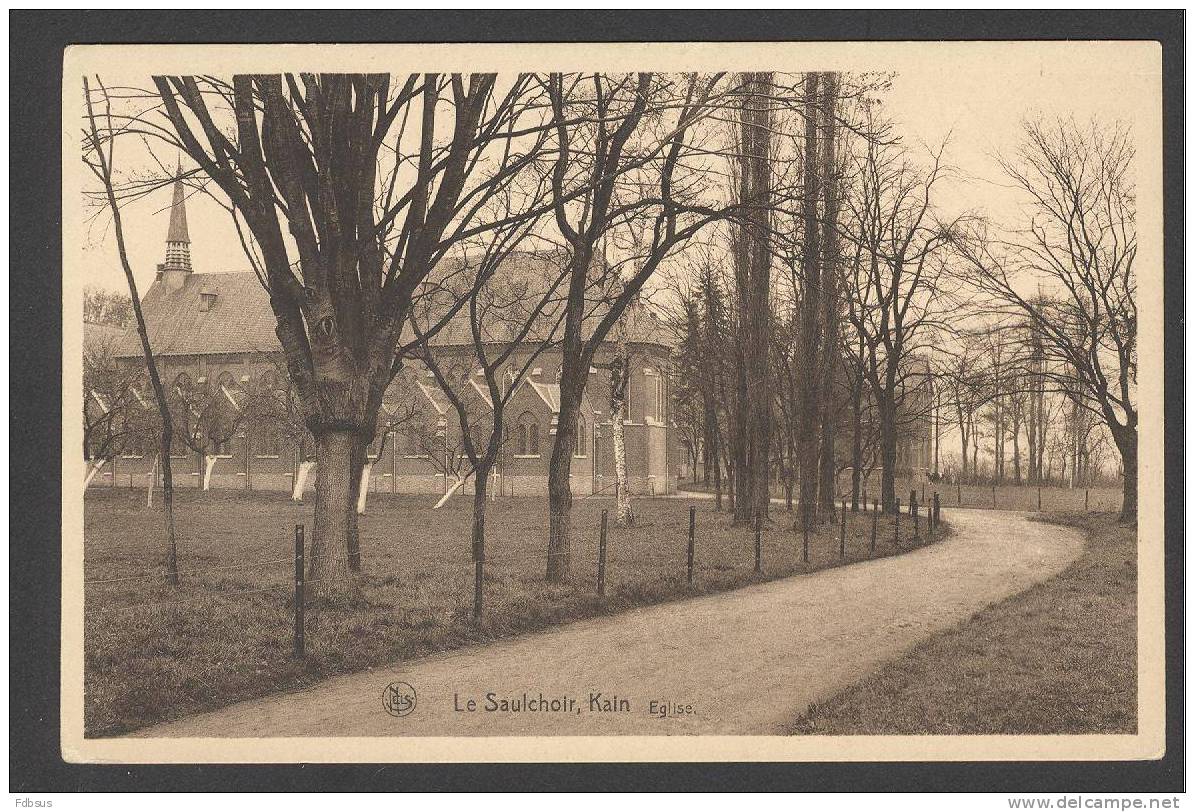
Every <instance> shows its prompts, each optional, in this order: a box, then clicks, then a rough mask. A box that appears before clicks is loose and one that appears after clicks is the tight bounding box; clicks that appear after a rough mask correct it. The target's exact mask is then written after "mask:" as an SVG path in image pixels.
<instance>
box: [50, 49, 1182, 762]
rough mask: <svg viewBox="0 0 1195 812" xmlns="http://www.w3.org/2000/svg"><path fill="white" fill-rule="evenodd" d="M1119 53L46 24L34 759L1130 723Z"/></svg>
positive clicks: (1158, 169) (987, 755) (883, 742)
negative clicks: (58, 357) (200, 40)
mask: <svg viewBox="0 0 1195 812" xmlns="http://www.w3.org/2000/svg"><path fill="white" fill-rule="evenodd" d="M1161 77H1162V68H1161V48H1160V46H1159V45H1158V44H1157V43H1153V42H1133V41H1120V42H1094V41H1087V42H1084V41H1049V42H1047V41H1042V42H1025V41H1022V42H997V41H987V42H979V41H976V42H917V43H914V42H899V43H898V42H885V43H880V42H840V43H812V42H810V43H800V42H785V43H781V42H776V43H752V44H745V43H740V44H736V43H717V44H715V43H690V44H685V43H635V44H585V45H578V44H569V43H561V44H544V43H536V44H531V45H519V44H510V45H492V44H476V45H467V44H453V45H339V46H338V45H277V46H270V45H211V46H206V45H202V46H201V45H186V46H183V45H79V46H72V47H70V48H68V49H67V51H66V53H65V61H64V74H63V86H62V106H63V133H62V166H63V190H62V198H63V248H64V257H63V258H64V267H63V296H64V317H63V318H64V322H63V335H64V342H63V364H64V378H63V403H62V432H63V449H64V451H63V460H62V484H63V489H62V493H63V506H62V507H63V510H62V521H63V550H62V552H63V574H62V586H63V605H62V610H63V626H62V709H61V710H62V753H63V756H64V758H65V759H67V760H68V761H72V762H99V763H123V762H136V763H142V764H144V763H187V762H211V763H231V762H254V763H269V762H276V763H287V762H299V761H302V762H584V761H589V762H594V761H617V762H628V761H855V760H867V761H877V760H878V761H900V760H1092V759H1094V760H1129V759H1156V758H1160V757H1161V756H1162V755H1163V752H1164V748H1165V745H1164V741H1165V739H1164V736H1165V730H1164V714H1163V711H1164V701H1165V681H1164V667H1165V656H1164V624H1163V597H1164V593H1163V523H1162V516H1163V510H1162V507H1163V505H1162V498H1163V496H1162V494H1163V489H1162V485H1163V482H1162V476H1163V471H1162V458H1163V454H1162V449H1163V422H1162V417H1163V391H1162V377H1163V376H1162V369H1163V363H1164V362H1163V359H1164V358H1165V355H1166V348H1165V347H1163V333H1162V268H1163V263H1162V248H1163V243H1162V151H1161V144H1162V124H1161V116H1162V78H1161Z"/></svg>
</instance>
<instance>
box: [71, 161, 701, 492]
mask: <svg viewBox="0 0 1195 812" xmlns="http://www.w3.org/2000/svg"><path fill="white" fill-rule="evenodd" d="M190 246H191V239H190V234H189V230H188V226H187V212H186V201H185V193H184V187H183V185H182V183H181V181H180V182H176V183H175V186H174V197H173V203H172V206H171V210H170V223H169V228H168V230H167V234H166V247H165V249H166V250H165V261H164V262H162V263H161V264H159V265H158V272H157V277H156V278H155V280H154V282H153V284H152V285H151V286H150V288H149V289H148V290H147V291H146V292H145V294H144V296H143V298H142V302H141V307H142V311H143V312H144V315H145V320H146V326H147V328H148V333H149V338H150V345H151V347H152V348H153V351H154V355H155V358H156V360H157V363H158V369H159V374H160V376H161V379H162V383H163V385H164V386H165V387H166V388H167V390H168V393H169V394H168V397H169V398H170V400H171V402H172V404H174V406H173V408H172V415H173V416H174V417H173V419H174V422H175V423H176V434H178V435H179V436H178V437H177V438H176V439H175V440H174V444H173V445H174V450H173V453H172V456H173V457H175V459H174V460H173V465H172V470H173V473H174V481H175V485H176V487H183V488H186V487H195V488H224V489H227V488H236V489H245V490H273V491H286V492H293V493H294V494H295V495H297V496H300V497H301V496H302V493H303V492H306V491H310V489H311V488H313V487H314V472H313V471H311V468H312V466H313V462H311V460H312V459H313V455H314V450H313V448H312V447H311V439H310V437H309V436H308V435H307V433H306V430H305V429H303V428H302V426H301V424H299V423H298V421H297V419H295V418H293V417H289V416H288V415H287V413H286V412H287V409H286V402H287V400H288V395H287V391H288V390H287V382H286V371H285V365H284V363H283V361H282V354H281V348H280V346H279V343H278V339H277V337H276V336H275V333H274V326H275V319H274V314H273V312H272V310H271V309H270V305H269V297H268V294H267V292H266V290H265V289H264V287H263V286H262V284H261V282H260V281H259V279H258V277H257V275H256V274H255V273H254V272H251V271H250V272H238V273H197V272H196V271H195V270H194V269H193V268H192V263H191V251H190ZM554 261H556V258H554V257H553V256H552V255H551V254H546V253H534V252H527V253H521V254H512V255H511V256H510V257H509V259H508V260H507V263H508V264H509V265H510V266H511V267H507V265H504V266H503V267H501V268H499V270H498V272H497V273H498V274H510V273H516V274H517V273H521V274H536V273H540V274H543V273H544V263H549V262H554ZM640 313H641V317H639V318H636V319H635V322H636V326H635V327H633V328H632V329H631V331H630V333H629V336H628V341H627V346H628V351H629V356H630V367H631V371H630V376H629V378H628V386H627V397H628V419H627V420H626V421H625V423H624V430H625V437H626V450H627V467H628V471H629V483H630V488H631V490H632V492H634V493H637V494H645V495H650V494H663V493H670V492H673V491H675V489H676V483H677V474H678V472H679V470H680V466H681V464H682V463H683V457H684V455H683V453H682V451H681V450H680V448H679V446H678V443H677V438H676V435H677V432H676V429H675V427H674V424H673V422H672V415H671V407H670V403H671V383H670V378H671V358H672V352H673V347H672V342H671V340H670V338H669V337H668V336H667V334H666V331H665V330H663V329H662V327H661V325H660V324H659V323H658V321H657V320H656V319H655V317H654V316H653V315H652V314H651V313H650V312H648V311H646V309H641V311H640ZM432 345H433V347H434V351H435V353H436V355H437V357H444V358H448V359H452V358H456V359H458V360H459V361H460V362H461V363H465V364H467V363H470V362H471V361H470V359H472V357H473V347H472V344H471V343H470V342H469V340H468V334H467V331H462V330H460V329H454V325H453V324H452V323H451V322H450V323H449V325H448V327H446V328H445V329H444V330H443V331H442V332H441V333H440V334H439V335H438V336H437V337H436V338H434V339H433V340H432ZM530 351H531V350H530V348H529V349H528V352H530ZM613 354H614V345H613V342H612V341H608V342H607V344H606V345H604V346H603V347H601V348H600V349H599V352H598V353H597V357H596V358H595V361H594V367H593V368H591V370H590V379H589V383H588V384H587V386H586V394H585V402H584V404H583V408H582V414H581V418H580V420H579V425H578V440H577V443H576V447H575V449H574V451H573V456H574V459H573V464H572V482H573V492H574V494H577V495H586V494H590V493H596V492H600V491H610V492H612V491H613V488H614V461H613V449H612V439H611V436H612V435H611V425H610V415H609V412H610V372H609V370H608V369H607V368H605V367H604V366H603V365H604V364H606V363H608V362H609V361H610V360H611V358H612V356H613ZM113 355H114V357H115V361H116V364H117V365H118V366H120V367H121V368H123V369H125V370H140V371H141V372H142V376H144V359H143V357H142V352H141V345H140V339H139V337H138V335H137V333H136V331H135V330H131V331H129V332H128V333H127V334H126V335H125V336H123V338H121V339H120V340H118V341H117V342H115V349H114V351H113ZM528 357H529V356H528V355H527V354H526V353H523V354H522V355H521V356H520V353H518V352H516V353H515V355H514V359H512V360H514V361H515V363H517V364H519V367H518V368H521V366H522V364H521V363H520V362H519V359H520V358H522V359H527V358H528ZM559 371H560V353H559V350H557V349H554V348H552V347H549V348H548V349H546V350H544V351H543V352H542V353H541V354H540V355H539V356H537V357H536V358H535V359H534V361H533V362H532V363H531V364H530V365H528V368H527V372H526V374H525V375H524V376H522V377H515V378H513V379H512V380H511V381H510V384H511V385H513V386H516V387H517V391H516V392H515V393H514V394H513V395H512V396H511V400H510V403H509V405H508V406H507V408H506V411H505V423H506V433H507V435H508V440H507V442H506V443H505V445H504V448H503V453H502V458H501V461H500V463H499V466H498V470H497V471H496V476H494V477H493V478H492V479H491V484H490V487H491V489H492V490H494V491H495V492H496V493H498V494H502V495H512V494H513V495H528V494H537V493H546V492H547V471H548V460H549V457H550V455H551V450H552V444H553V442H554V437H555V433H556V424H557V418H558V411H559V399H560V387H559V383H558V380H559ZM512 374H513V373H512ZM134 386H135V387H137V389H138V391H135V392H134V393H133V394H134V396H135V397H134V398H133V399H132V402H133V403H134V404H137V403H140V405H141V409H142V411H144V412H145V414H146V422H147V424H148V423H149V422H151V418H150V417H149V416H150V415H151V414H152V413H155V410H156V407H155V406H154V404H153V395H152V392H151V391H150V390H149V385H148V383H147V382H145V381H144V380H142V381H141V382H140V383H137V384H134ZM474 386H475V388H477V390H478V393H479V399H480V400H481V401H483V402H485V403H488V401H486V400H485V397H484V393H483V392H482V390H483V389H484V383H483V382H482V381H480V380H479V381H478V382H476V383H475V384H474ZM263 393H264V394H263ZM263 396H264V397H265V398H266V399H267V400H269V399H270V397H271V396H273V401H274V402H273V408H272V409H269V410H266V411H268V412H269V413H270V414H272V415H274V416H273V417H271V418H265V417H262V414H263V411H262V410H261V409H257V408H253V406H252V405H251V404H255V403H259V402H260V400H261V398H263ZM87 397H88V403H87V406H86V408H88V409H104V408H107V406H106V405H105V400H106V399H105V398H103V397H101V396H99V395H98V394H97V393H95V392H89V393H88V394H87ZM134 411H136V409H134ZM383 411H384V414H383V415H381V417H380V418H379V437H378V439H377V440H376V441H375V443H374V445H373V447H372V448H371V449H370V452H371V453H370V465H369V466H368V472H369V473H368V486H367V487H368V490H369V491H371V492H390V493H443V492H445V491H446V490H447V489H449V488H451V487H452V486H453V484H454V483H455V482H456V477H457V474H458V472H463V471H462V469H466V470H467V468H466V466H463V465H462V462H463V461H462V460H461V458H460V454H459V448H460V443H459V439H460V428H459V422H458V420H457V415H456V412H455V410H453V409H452V407H451V406H450V405H449V403H448V399H447V397H446V396H445V394H444V392H443V391H441V390H440V389H439V387H438V386H437V385H436V381H435V379H434V377H433V376H432V373H431V372H430V371H429V370H427V369H426V368H424V367H423V366H422V365H421V364H420V363H418V362H406V363H405V364H404V368H403V370H402V371H401V372H400V373H399V375H398V376H397V377H396V379H395V381H394V383H393V384H392V385H391V388H390V390H388V392H387V396H386V399H385V406H384V409H383ZM130 419H135V417H134V418H130ZM156 447H157V443H156V439H155V437H154V434H153V432H152V431H148V430H147V431H145V432H141V433H137V432H128V438H127V439H126V440H125V441H124V442H123V447H122V449H121V450H120V452H119V453H117V454H116V456H115V457H114V458H113V459H112V460H111V461H110V462H109V463H108V464H107V466H106V469H104V470H102V471H101V473H100V475H99V476H97V477H96V478H95V481H94V482H93V484H92V487H97V486H100V484H101V483H104V484H110V485H122V486H128V485H130V484H131V485H134V486H137V485H140V486H144V485H146V484H147V483H148V481H149V478H150V477H152V476H154V475H155V471H156V464H155V459H156V456H157V455H156V450H155V449H156ZM296 484H298V487H297V488H296ZM471 489H472V486H471V481H470V483H469V484H466V485H465V486H463V488H462V489H461V490H462V491H463V492H470V491H471Z"/></svg>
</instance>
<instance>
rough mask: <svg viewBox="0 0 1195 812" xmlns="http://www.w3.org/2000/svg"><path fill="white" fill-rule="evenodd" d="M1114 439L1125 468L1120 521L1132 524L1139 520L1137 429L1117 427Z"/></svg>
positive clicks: (1122, 465)
mask: <svg viewBox="0 0 1195 812" xmlns="http://www.w3.org/2000/svg"><path fill="white" fill-rule="evenodd" d="M1112 439H1113V440H1114V441H1115V442H1116V449H1117V450H1118V451H1119V452H1120V464H1121V467H1122V468H1123V469H1124V490H1123V493H1122V499H1121V504H1120V521H1121V522H1123V523H1125V524H1130V523H1134V522H1136V521H1137V430H1136V429H1135V428H1123V429H1115V430H1113V432H1112Z"/></svg>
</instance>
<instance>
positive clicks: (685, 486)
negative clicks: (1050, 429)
mask: <svg viewBox="0 0 1195 812" xmlns="http://www.w3.org/2000/svg"><path fill="white" fill-rule="evenodd" d="M840 484H841V486H842V487H846V488H847V489H848V490H849V486H850V482H849V481H848V480H846V478H845V477H844V478H843V480H842V482H841V483H840ZM679 487H680V489H681V490H685V491H692V492H695V493H713V488H712V487H711V486H709V485H706V484H704V483H701V482H681V483H680V485H679ZM912 490H913V483H912V482H911V481H909V480H907V479H904V478H898V479H897V480H896V495H897V497H899V498H900V500H901V503H902V504H908V500H909V492H910V491H912ZM917 490H918V494H917V498H918V500H919V501H920V502H921V503H922V504H928V503H929V501H930V499H932V498H933V494H934V492H935V491H937V493H938V497H939V499H940V500H941V502H942V508H943V509H944V510H945V509H946V508H951V507H967V508H995V509H997V510H1031V511H1036V510H1041V511H1043V512H1059V511H1064V512H1068V513H1071V512H1075V513H1077V512H1084V511H1090V512H1092V513H1097V512H1107V511H1118V510H1120V503H1121V499H1122V497H1123V492H1122V490H1121V488H1120V487H1110V486H1099V487H1091V488H1067V487H1064V486H1061V485H1043V486H1042V487H1041V488H1038V487H1037V486H1036V485H1009V484H1005V485H997V486H996V487H995V489H994V492H993V488H992V486H991V485H952V484H950V483H948V482H938V483H936V484H935V483H929V484H926V483H918V484H917ZM1039 491H1040V500H1041V502H1040V507H1039V503H1038V499H1039ZM864 492H865V493H866V495H867V499H868V501H869V502H870V501H871V500H874V499H878V498H879V496H880V483H879V481H878V479H873V480H872V481H871V482H870V483H869V484H868V486H867V487H866V488H865V489H864ZM772 496H773V497H774V498H777V499H783V498H784V489H783V488H781V487H780V486H778V485H776V484H773V486H772Z"/></svg>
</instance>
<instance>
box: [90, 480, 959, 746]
mask: <svg viewBox="0 0 1195 812" xmlns="http://www.w3.org/2000/svg"><path fill="white" fill-rule="evenodd" d="M175 499H176V501H177V508H176V523H177V527H178V538H179V569H180V572H181V573H182V577H181V585H180V586H179V587H177V588H170V587H168V586H166V585H165V584H164V583H163V581H162V578H161V575H160V562H161V560H162V551H161V545H160V543H159V542H158V541H157V539H158V538H160V521H161V517H160V513H159V512H158V511H157V510H156V509H155V510H149V509H147V508H146V507H145V501H144V500H145V494H144V492H142V491H140V490H136V491H133V490H128V489H110V488H105V489H101V488H95V489H92V490H90V491H88V493H87V497H86V500H85V552H84V575H85V578H86V580H87V581H88V584H87V587H86V600H85V613H86V624H85V649H86V650H85V682H86V684H85V725H86V731H87V735H89V736H103V735H113V734H117V733H121V732H126V731H129V730H133V729H136V728H138V727H142V726H145V725H148V724H152V723H154V722H158V721H163V720H166V719H172V718H178V717H181V716H186V715H188V714H192V713H196V712H198V711H202V710H208V709H212V708H217V707H221V706H223V705H227V704H230V703H232V702H235V701H238V700H241V699H248V698H252V697H257V696H263V695H266V694H270V693H274V692H277V691H280V690H286V689H290V688H295V687H300V686H302V685H305V684H309V683H311V682H314V681H316V680H318V679H320V678H322V677H326V676H329V675H332V674H338V673H345V672H350V671H358V670H362V669H366V668H370V667H373V666H378V665H383V664H386V663H390V662H394V661H398V660H403V659H409V658H414V657H418V656H420V655H424V654H428V653H432V652H436V651H445V650H449V649H453V648H457V647H460V646H464V645H468V644H471V643H476V642H482V641H487V640H492V639H496V638H500V637H505V636H510V635H514V634H519V633H523V632H528V631H532V630H536V629H541V628H544V627H547V626H551V625H553V624H558V623H563V622H567V621H570V620H576V619H579V618H584V617H591V616H594V615H602V614H611V613H615V612H619V611H622V610H625V609H628V608H631V607H635V606H641V605H645V604H650V603H657V602H661V601H668V600H674V599H678V598H684V597H686V596H690V595H695V594H702V593H708V592H716V591H720V590H726V589H734V588H736V587H740V586H744V585H746V584H750V583H755V582H758V581H761V580H770V579H773V578H779V577H784V576H789V575H796V574H801V573H805V572H812V571H815V570H818V569H824V568H826V567H832V566H838V565H840V564H844V563H850V562H853V561H858V560H861V559H865V558H869V557H871V556H872V555H873V553H872V551H871V542H870V536H871V528H872V518H871V517H870V516H869V515H865V514H861V515H851V516H848V523H847V544H846V556H845V557H844V558H843V557H840V549H839V526H838V525H837V524H833V525H831V524H824V525H821V526H819V527H816V528H814V530H813V532H811V535H810V560H809V563H808V564H805V563H803V562H802V560H801V538H800V535H799V534H796V533H794V532H793V530H792V529H791V528H792V523H791V517H792V514H786V513H784V512H783V511H782V510H777V511H776V512H775V513H774V515H773V519H774V521H773V523H772V524H770V525H765V526H764V528H763V532H762V534H761V547H762V559H763V570H762V572H761V573H760V574H756V573H755V572H754V571H753V570H754V548H755V544H754V537H753V534H752V532H751V530H750V529H749V528H743V527H733V526H731V524H730V519H729V517H728V516H727V515H725V514H719V513H716V512H714V510H713V505H712V503H711V502H709V501H707V500H700V499H696V500H693V504H695V505H696V506H697V532H696V544H695V548H696V549H695V562H694V583H693V585H692V586H690V585H688V584H687V583H686V548H687V533H688V521H689V517H688V509H689V505H690V503H689V502H688V501H684V500H676V499H640V500H636V502H635V508H636V512H637V515H638V523H637V525H636V526H635V527H633V528H628V529H618V528H615V527H613V522H611V526H610V531H609V540H608V561H607V574H606V594H605V596H599V595H597V594H596V576H597V548H598V538H597V537H598V532H597V529H598V526H599V523H600V519H599V517H600V513H601V510H602V509H603V508H608V509H612V507H613V503H612V502H611V501H610V500H598V499H580V500H578V501H577V502H576V503H575V507H574V520H573V526H574V535H575V539H574V546H573V563H572V577H571V579H570V580H569V582H568V583H565V584H558V585H551V584H548V583H546V582H545V581H544V579H543V570H544V558H543V551H544V548H545V545H546V535H547V533H546V527H547V504H546V500H545V499H543V498H531V497H527V498H517V499H511V498H504V499H499V500H497V501H495V502H493V503H492V504H491V505H490V507H489V510H488V512H487V514H486V531H487V558H489V559H491V560H492V561H491V563H490V564H488V565H487V569H486V577H485V612H484V615H483V618H482V620H481V622H480V623H474V622H473V621H472V620H471V618H470V612H471V607H472V587H473V566H472V564H471V563H470V560H469V551H470V545H469V527H470V521H471V500H470V499H468V498H458V499H455V500H453V501H451V502H449V503H448V504H447V505H446V506H445V507H444V508H442V509H440V510H437V511H432V510H431V506H432V504H433V503H434V502H435V499H436V497H434V496H405V495H398V496H390V495H383V494H374V495H373V496H371V498H370V503H369V512H368V515H366V516H364V517H362V521H361V548H362V559H363V563H362V578H361V585H362V589H361V597H360V599H359V600H358V601H357V602H356V603H355V604H353V605H348V606H337V607H324V608H319V609H317V608H314V607H310V608H309V609H308V612H307V630H306V637H307V656H306V657H305V658H304V659H302V660H296V659H294V658H293V657H292V655H291V646H292V630H293V603H292V600H293V581H292V579H293V572H294V563H293V544H294V541H293V528H294V525H295V524H296V523H305V524H306V525H307V526H308V527H310V526H311V510H312V509H311V506H310V505H306V506H304V505H296V504H293V503H291V502H290V501H289V500H288V499H287V498H286V497H285V496H284V495H281V494H275V493H244V492H231V491H230V492H218V491H212V492H207V493H202V492H196V491H186V490H184V491H180V492H178V493H177V494H176V496H175ZM611 512H613V511H612V510H611ZM912 524H913V523H912V522H911V521H910V520H909V517H908V516H904V517H902V520H901V522H900V532H901V536H902V542H901V544H900V545H897V544H895V543H894V541H893V532H894V527H893V524H892V519H891V517H880V518H879V520H878V539H879V541H878V544H877V546H876V550H875V553H874V555H875V556H877V557H879V556H885V555H892V554H894V553H899V552H901V551H903V550H907V549H910V547H911V546H912V545H913V539H912V531H913V527H912ZM920 529H921V538H920V542H921V543H925V542H926V538H925V529H926V528H925V523H924V518H923V519H922V521H921V525H920ZM945 532H948V527H947V526H946V525H943V528H942V529H941V530H940V531H939V535H938V538H941V537H943V536H944V535H945Z"/></svg>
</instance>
